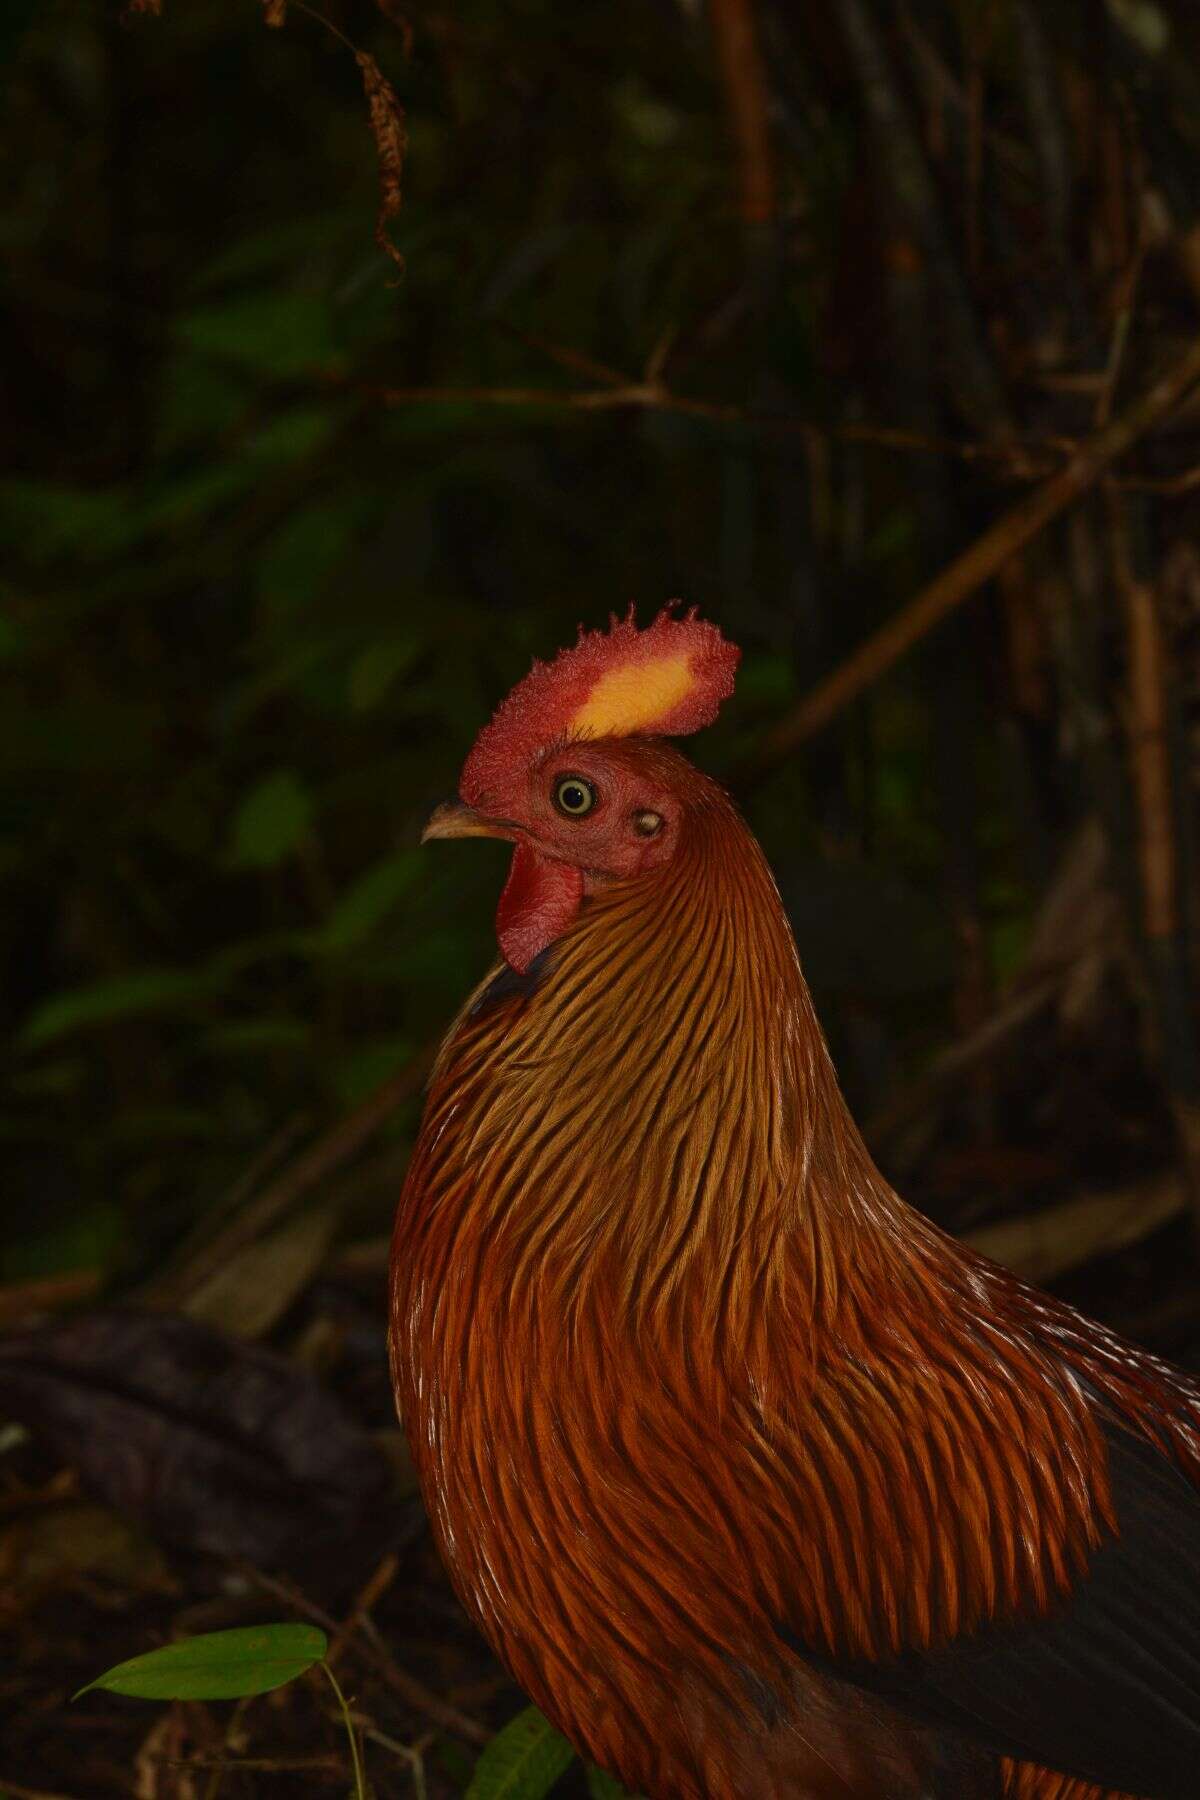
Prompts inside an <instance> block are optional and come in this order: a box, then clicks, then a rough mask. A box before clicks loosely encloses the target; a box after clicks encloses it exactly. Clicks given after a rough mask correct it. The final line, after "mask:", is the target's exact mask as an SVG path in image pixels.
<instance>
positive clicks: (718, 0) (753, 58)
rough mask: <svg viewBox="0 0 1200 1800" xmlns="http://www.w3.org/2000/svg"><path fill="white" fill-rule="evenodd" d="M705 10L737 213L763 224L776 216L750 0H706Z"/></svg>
mask: <svg viewBox="0 0 1200 1800" xmlns="http://www.w3.org/2000/svg"><path fill="white" fill-rule="evenodd" d="M709 13H710V16H711V18H712V29H713V38H714V40H715V43H716V50H717V61H718V63H719V64H720V69H721V81H722V84H723V86H724V89H725V105H726V110H727V111H728V113H729V123H730V127H731V129H732V131H733V138H734V143H735V145H736V148H737V159H738V178H739V186H740V190H741V201H740V210H741V215H742V218H743V220H744V221H745V223H746V224H747V225H751V226H753V225H766V224H767V223H768V222H769V221H770V220H771V219H772V218H773V217H774V216H775V166H774V162H773V160H772V156H771V136H770V130H769V128H768V104H767V81H766V73H765V70H764V68H763V60H762V53H761V51H760V49H759V42H758V24H757V20H756V19H755V16H754V5H753V0H711V4H710V6H709Z"/></svg>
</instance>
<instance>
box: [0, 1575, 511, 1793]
mask: <svg viewBox="0 0 1200 1800" xmlns="http://www.w3.org/2000/svg"><path fill="white" fill-rule="evenodd" d="M246 1573H247V1575H248V1576H249V1577H250V1579H251V1580H252V1581H254V1582H255V1583H256V1584H257V1585H258V1586H259V1587H261V1588H262V1589H263V1590H264V1591H265V1592H266V1593H268V1594H274V1595H275V1596H276V1597H277V1598H278V1599H280V1600H282V1601H284V1603H285V1604H286V1605H288V1606H291V1607H294V1608H295V1610H296V1611H297V1612H300V1613H304V1614H305V1615H306V1617H308V1618H310V1619H311V1620H312V1621H313V1623H314V1624H316V1625H320V1626H321V1628H322V1629H323V1630H324V1631H327V1632H328V1633H329V1635H330V1637H336V1636H337V1632H338V1626H339V1621H338V1620H337V1619H335V1618H334V1617H333V1616H332V1615H331V1614H330V1613H327V1612H326V1611H325V1609H324V1607H321V1606H318V1605H316V1603H315V1602H314V1601H312V1600H310V1599H309V1598H308V1596H307V1595H306V1594H304V1593H302V1592H301V1590H300V1589H299V1588H297V1587H294V1586H293V1585H292V1583H291V1582H288V1581H280V1580H279V1579H278V1578H277V1577H276V1576H273V1575H267V1574H266V1573H265V1572H264V1571H263V1570H262V1569H255V1568H252V1567H247V1569H246ZM356 1629H357V1634H358V1637H359V1639H360V1640H361V1642H362V1647H363V1651H364V1653H365V1654H367V1657H368V1660H369V1662H370V1663H371V1665H372V1667H373V1668H374V1669H375V1670H376V1671H377V1672H378V1674H379V1675H380V1676H381V1677H382V1679H383V1680H384V1681H386V1682H387V1684H388V1686H389V1687H390V1688H391V1689H392V1690H393V1692H394V1693H396V1694H398V1695H399V1696H400V1698H401V1699H402V1700H403V1701H404V1702H405V1703H406V1705H408V1706H411V1707H412V1709H413V1711H414V1712H418V1713H421V1714H422V1715H423V1716H424V1717H425V1718H427V1719H429V1720H430V1721H431V1722H432V1723H433V1724H434V1725H440V1726H441V1727H442V1729H443V1730H444V1731H449V1732H451V1733H452V1734H453V1735H454V1736H455V1737H459V1738H462V1739H464V1740H465V1741H466V1742H467V1743H469V1744H486V1743H488V1742H489V1741H490V1739H491V1735H492V1734H491V1732H490V1731H488V1729H487V1727H486V1726H484V1725H481V1724H480V1723H479V1721H478V1719H472V1718H471V1717H470V1715H469V1714H468V1713H465V1712H462V1711H460V1709H459V1708H458V1707H457V1706H453V1705H451V1703H450V1702H449V1701H448V1700H443V1699H441V1697H440V1696H439V1695H437V1694H435V1693H434V1692H433V1691H432V1690H431V1689H430V1688H427V1687H426V1686H425V1684H424V1682H422V1681H418V1680H417V1678H416V1676H415V1675H410V1674H409V1673H408V1671H407V1669H402V1668H401V1667H400V1666H399V1664H398V1663H397V1662H396V1661H395V1659H394V1657H393V1656H392V1655H391V1652H390V1651H389V1650H388V1647H387V1645H386V1644H385V1643H384V1641H383V1639H382V1638H381V1637H380V1635H379V1633H378V1631H376V1629H375V1627H374V1624H373V1623H372V1621H371V1619H370V1618H369V1617H368V1616H367V1615H364V1616H363V1617H362V1618H361V1619H359V1620H358V1621H357V1627H356ZM0 1791H2V1790H0Z"/></svg>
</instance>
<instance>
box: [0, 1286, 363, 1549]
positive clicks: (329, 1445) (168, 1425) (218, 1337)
mask: <svg viewBox="0 0 1200 1800" xmlns="http://www.w3.org/2000/svg"><path fill="white" fill-rule="evenodd" d="M0 1412H2V1413H3V1414H4V1415H5V1416H7V1417H9V1418H14V1419H18V1420H20V1421H21V1422H22V1423H24V1424H26V1425H28V1427H29V1429H30V1431H31V1433H32V1434H33V1435H34V1436H35V1437H36V1438H38V1439H39V1440H40V1441H41V1442H43V1443H44V1444H46V1445H48V1446H49V1447H50V1448H51V1449H52V1450H53V1451H54V1452H55V1453H56V1454H57V1455H59V1456H60V1457H61V1458H62V1460H63V1461H64V1462H66V1463H69V1464H71V1465H72V1466H74V1467H75V1468H77V1469H78V1470H79V1472H80V1475H81V1476H82V1478H83V1480H84V1482H85V1483H86V1485H87V1486H88V1488H89V1489H90V1490H91V1491H92V1492H93V1493H94V1494H97V1495H99V1496H100V1497H101V1498H102V1499H104V1500H106V1501H107V1502H108V1504H109V1505H111V1506H113V1507H115V1508H116V1509H117V1510H118V1511H119V1512H122V1513H125V1514H126V1515H128V1516H129V1517H131V1518H134V1519H136V1520H138V1521H139V1522H140V1523H141V1524H142V1525H143V1526H144V1527H145V1529H146V1530H148V1531H149V1532H150V1533H151V1535H152V1536H154V1537H155V1538H158V1539H161V1540H163V1541H168V1542H173V1543H177V1544H181V1545H184V1546H186V1547H188V1548H190V1549H193V1550H200V1551H205V1552H208V1553H210V1554H214V1555H219V1556H225V1557H231V1556H237V1557H244V1558H246V1559H247V1560H249V1561H251V1562H254V1563H257V1564H260V1565H262V1566H264V1567H276V1568H278V1567H295V1568H302V1569H304V1570H305V1572H306V1575H307V1574H310V1573H311V1571H312V1568H313V1565H314V1562H315V1561H317V1560H319V1559H320V1558H321V1557H322V1556H325V1555H329V1554H334V1553H336V1554H337V1555H338V1556H339V1557H341V1558H344V1557H345V1556H346V1555H347V1553H349V1554H351V1555H352V1556H354V1557H360V1556H361V1558H362V1559H363V1561H364V1562H365V1561H367V1560H369V1559H370V1557H371V1556H372V1555H374V1554H376V1552H377V1551H378V1549H379V1546H380V1544H381V1542H382V1541H383V1539H384V1537H385V1535H386V1532H387V1530H388V1519H389V1513H388V1507H387V1504H386V1502H387V1499H388V1496H389V1493H390V1482H389V1475H388V1470H387V1465H386V1462H385V1460H384V1458H383V1456H382V1455H381V1453H380V1451H379V1449H378V1447H377V1446H376V1444H375V1442H374V1440H373V1439H372V1438H371V1436H370V1434H369V1433H368V1432H366V1431H363V1430H361V1429H360V1428H359V1427H358V1426H357V1425H356V1424H355V1423H354V1421H353V1420H352V1419H350V1418H349V1417H348V1415H347V1414H346V1413H345V1411H344V1410H343V1408H342V1406H341V1405H340V1403H339V1402H338V1401H337V1400H336V1399H335V1398H334V1397H333V1395H331V1394H330V1393H329V1392H328V1391H327V1390H326V1389H325V1388H324V1387H322V1385H321V1384H320V1382H319V1381H317V1380H316V1379H315V1377H314V1376H312V1375H310V1374H309V1373H307V1371H305V1370H304V1369H301V1368H299V1367H297V1366H296V1365H295V1364H293V1363H291V1362H289V1361H287V1360H286V1359H285V1358H283V1357H280V1356H277V1355H275V1354H273V1353H272V1352H270V1351H268V1350H264V1349H260V1348H257V1347H254V1346H251V1345H249V1344H244V1343H240V1342H237V1341H235V1340H233V1339H231V1338H228V1337H226V1336H224V1335H222V1334H221V1333H220V1332H218V1331H215V1330H213V1329H211V1328H210V1327H209V1326H207V1325H202V1324H199V1323H197V1322H195V1321H193V1320H190V1319H182V1318H174V1317H170V1316H165V1315H160V1314H142V1313H119V1312H95V1313H91V1314H88V1315H86V1316H84V1317H81V1318H76V1319H72V1320H69V1321H67V1322H65V1323H62V1324H58V1325H54V1326H50V1327H48V1328H46V1329H44V1330H41V1331H31V1332H25V1333H21V1334H19V1335H14V1336H11V1337H7V1338H3V1339H0Z"/></svg>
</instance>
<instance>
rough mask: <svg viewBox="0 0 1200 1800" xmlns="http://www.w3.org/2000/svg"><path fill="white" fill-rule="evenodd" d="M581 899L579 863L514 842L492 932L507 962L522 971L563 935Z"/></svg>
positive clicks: (581, 879) (581, 874)
mask: <svg viewBox="0 0 1200 1800" xmlns="http://www.w3.org/2000/svg"><path fill="white" fill-rule="evenodd" d="M582 899H583V871H582V870H581V869H577V868H576V867H575V865H574V864H573V863H564V862H556V861H554V859H553V858H552V857H549V856H543V855H542V854H541V853H540V852H539V851H537V850H535V849H534V848H533V847H532V845H530V844H528V843H526V842H524V840H522V841H520V842H518V844H517V847H516V850H515V851H514V852H513V859H512V867H511V868H510V870H509V872H508V880H507V881H506V882H505V884H504V892H503V893H502V894H501V896H500V904H499V906H498V907H497V908H496V936H497V937H498V938H499V940H500V948H501V950H502V951H503V952H504V960H505V961H506V962H507V963H508V964H509V966H510V968H513V969H515V970H516V971H517V973H518V975H524V974H525V973H526V972H527V970H528V968H529V965H530V963H531V962H532V961H533V959H534V957H535V956H537V954H538V953H539V951H542V950H544V949H545V948H546V946H547V944H552V943H553V942H554V940H555V938H557V937H561V936H562V934H563V932H564V931H565V930H566V929H567V926H568V925H569V924H570V923H571V921H572V919H574V917H575V915H576V913H577V912H578V911H579V906H580V902H581V901H582Z"/></svg>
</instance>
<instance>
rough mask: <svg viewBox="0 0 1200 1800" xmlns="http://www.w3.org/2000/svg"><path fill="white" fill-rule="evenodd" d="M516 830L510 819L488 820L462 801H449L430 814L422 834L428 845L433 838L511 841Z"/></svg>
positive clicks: (423, 840) (424, 841) (424, 842)
mask: <svg viewBox="0 0 1200 1800" xmlns="http://www.w3.org/2000/svg"><path fill="white" fill-rule="evenodd" d="M515 830H516V826H515V825H513V824H512V823H511V822H510V821H509V820H508V819H487V818H485V817H484V815H483V814H482V813H477V812H476V811H475V808H474V807H473V806H467V805H466V804H465V802H463V801H462V800H447V801H445V802H444V803H443V804H442V805H441V806H438V807H435V808H434V811H433V812H432V813H431V814H430V817H429V822H428V824H427V825H426V827H425V829H424V831H423V832H422V833H421V842H422V843H423V844H427V843H428V842H429V840H430V839H431V838H465V837H490V838H508V839H509V840H510V841H511V839H512V837H513V834H514V832H515Z"/></svg>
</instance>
